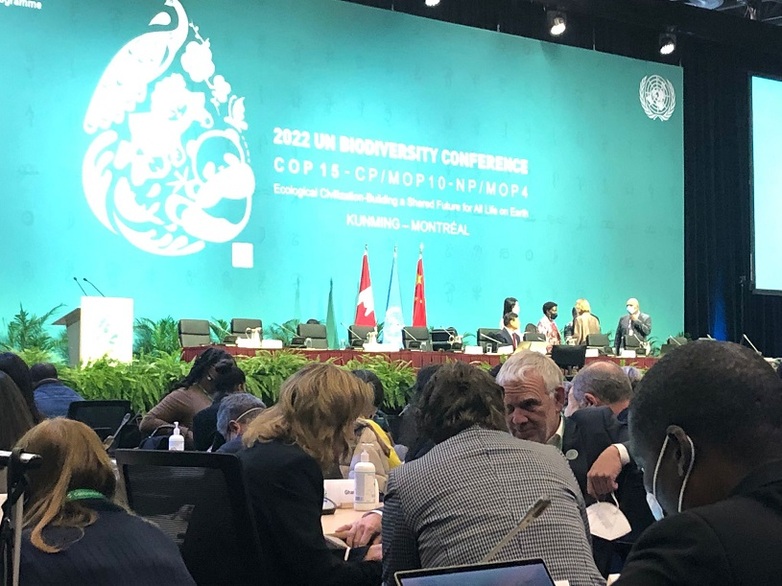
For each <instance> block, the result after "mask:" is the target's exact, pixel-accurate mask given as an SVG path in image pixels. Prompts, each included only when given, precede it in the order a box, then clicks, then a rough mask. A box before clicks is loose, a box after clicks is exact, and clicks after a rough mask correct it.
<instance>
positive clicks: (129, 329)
mask: <svg viewBox="0 0 782 586" xmlns="http://www.w3.org/2000/svg"><path fill="white" fill-rule="evenodd" d="M54 325H56V326H65V327H66V328H67V333H68V359H69V362H70V364H71V366H75V365H77V364H86V363H87V362H92V361H95V360H98V359H99V358H103V357H104V356H107V357H108V358H113V359H115V360H118V361H120V362H130V361H131V360H132V359H133V300H132V299H129V298H126V297H93V296H85V297H82V298H81V306H80V307H78V308H76V309H74V310H73V311H71V312H69V313H67V314H65V315H64V316H62V317H61V318H60V319H58V320H57V321H56V322H54Z"/></svg>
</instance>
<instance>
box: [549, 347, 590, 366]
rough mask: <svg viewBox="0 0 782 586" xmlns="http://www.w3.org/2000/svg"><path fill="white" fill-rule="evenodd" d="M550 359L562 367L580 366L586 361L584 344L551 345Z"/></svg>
mask: <svg viewBox="0 0 782 586" xmlns="http://www.w3.org/2000/svg"><path fill="white" fill-rule="evenodd" d="M551 359H552V360H553V361H554V362H556V363H557V366H559V367H560V368H563V369H570V368H582V367H583V366H584V362H585V361H586V346H567V345H565V344H558V345H556V346H552V347H551Z"/></svg>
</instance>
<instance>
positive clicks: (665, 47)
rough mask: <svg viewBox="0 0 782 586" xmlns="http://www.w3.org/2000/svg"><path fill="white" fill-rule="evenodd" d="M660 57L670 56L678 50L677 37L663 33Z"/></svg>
mask: <svg viewBox="0 0 782 586" xmlns="http://www.w3.org/2000/svg"><path fill="white" fill-rule="evenodd" d="M659 44H660V55H670V54H671V53H673V52H674V51H675V50H676V35H675V34H673V33H663V34H661V35H660V42H659Z"/></svg>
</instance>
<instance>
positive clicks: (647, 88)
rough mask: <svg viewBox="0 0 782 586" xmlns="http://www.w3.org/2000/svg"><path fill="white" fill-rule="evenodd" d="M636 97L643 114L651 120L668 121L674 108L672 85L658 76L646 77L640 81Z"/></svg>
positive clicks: (674, 99)
mask: <svg viewBox="0 0 782 586" xmlns="http://www.w3.org/2000/svg"><path fill="white" fill-rule="evenodd" d="M638 97H639V98H640V99H641V107H642V108H643V109H644V112H646V115H647V116H648V117H649V118H650V119H652V120H654V119H655V118H657V119H660V120H668V119H669V118H670V117H671V115H672V114H673V111H674V109H675V108H676V92H675V91H674V89H673V84H672V83H671V82H670V81H668V80H667V79H665V78H664V77H660V76H659V75H647V76H645V77H644V78H643V79H642V80H641V85H640V87H639V88H638Z"/></svg>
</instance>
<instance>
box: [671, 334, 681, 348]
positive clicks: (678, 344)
mask: <svg viewBox="0 0 782 586" xmlns="http://www.w3.org/2000/svg"><path fill="white" fill-rule="evenodd" d="M671 342H673V343H674V344H676V345H677V346H681V345H682V343H681V342H680V341H679V340H677V339H676V338H674V337H673V336H671V337H670V338H668V343H669V344H670V343H671Z"/></svg>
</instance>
